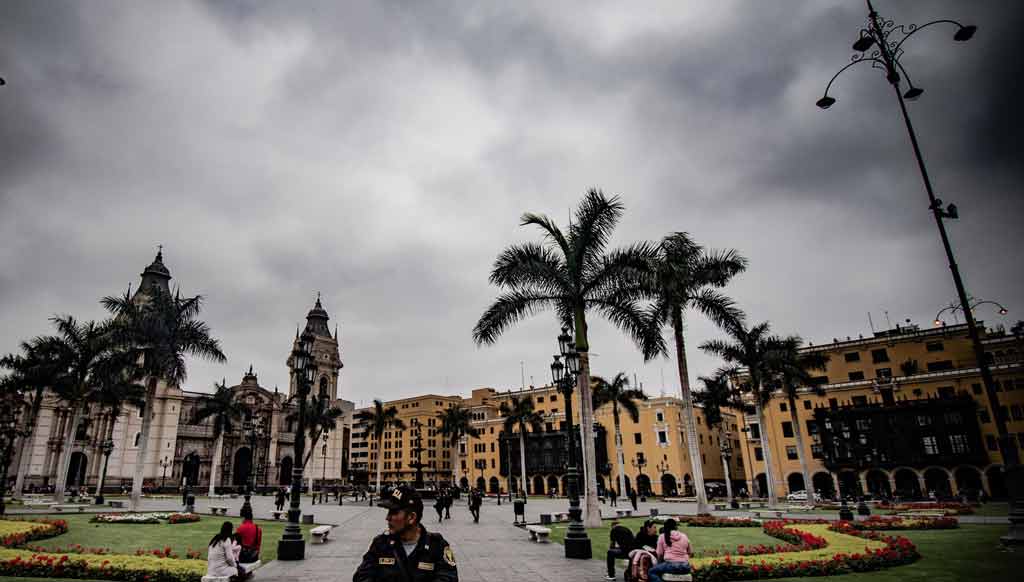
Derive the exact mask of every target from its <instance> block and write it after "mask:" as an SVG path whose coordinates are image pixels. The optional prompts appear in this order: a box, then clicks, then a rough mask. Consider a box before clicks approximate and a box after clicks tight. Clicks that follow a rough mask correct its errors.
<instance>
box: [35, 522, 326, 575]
mask: <svg viewBox="0 0 1024 582" xmlns="http://www.w3.org/2000/svg"><path fill="white" fill-rule="evenodd" d="M33 517H36V516H33ZM44 517H47V518H49V519H63V520H65V521H67V522H68V532H67V533H65V534H63V535H59V536H57V537H53V538H49V539H46V540H39V541H36V542H34V543H32V544H30V545H33V546H40V547H43V548H48V549H54V550H59V549H61V548H66V547H67V546H69V545H74V544H81V545H82V546H85V547H89V548H109V549H110V550H111V551H112V552H113V553H115V554H128V555H134V554H135V550H137V549H140V548H141V549H144V550H154V549H158V548H164V547H167V546H170V547H171V548H172V550H173V551H174V553H176V554H178V555H179V556H180V557H182V558H184V557H185V553H186V552H187V551H188V550H189V548H191V549H194V550H199V551H200V552H202V556H203V559H204V560H205V559H206V547H207V544H208V543H209V542H210V538H212V537H213V536H214V534H216V533H217V532H218V531H220V526H221V524H222V523H224V522H225V521H230V522H232V523H233V524H234V525H235V526H236V527H237V526H238V524H239V523H241V520H240V519H239V518H237V517H236V518H225V517H223V516H217V517H213V516H209V515H204V516H202V519H201V520H200V521H198V522H196V523H177V524H173V525H172V524H168V523H167V522H161V523H159V524H126V523H102V524H100V523H89V518H90V517H91V516H90V515H86V514H80V515H68V514H60V515H47V516H44ZM256 523H257V524H258V525H259V526H260V527H261V528H262V529H263V548H262V550H261V552H260V559H261V560H262V561H263V562H264V563H266V562H269V561H270V560H273V559H276V558H277V540H279V539H281V534H282V533H283V531H284V527H285V525H286V524H287V522H284V521H262V520H256ZM312 527H313V526H310V525H304V526H302V531H303V533H305V534H306V535H307V540H308V539H309V538H308V534H309V530H310V528H312Z"/></svg>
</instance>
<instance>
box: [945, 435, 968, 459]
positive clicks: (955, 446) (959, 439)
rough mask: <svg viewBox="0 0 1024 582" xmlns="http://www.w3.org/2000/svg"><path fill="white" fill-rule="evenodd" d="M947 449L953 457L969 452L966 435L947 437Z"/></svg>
mask: <svg viewBox="0 0 1024 582" xmlns="http://www.w3.org/2000/svg"><path fill="white" fill-rule="evenodd" d="M949 448H950V450H951V451H952V452H953V454H954V455H964V454H967V453H969V452H971V446H970V445H969V444H968V441H967V435H965V434H951V435H949Z"/></svg>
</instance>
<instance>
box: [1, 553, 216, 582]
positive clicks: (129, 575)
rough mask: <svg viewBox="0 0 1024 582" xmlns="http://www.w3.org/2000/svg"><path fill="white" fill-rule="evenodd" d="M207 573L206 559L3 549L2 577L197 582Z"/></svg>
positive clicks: (135, 581) (131, 581)
mask: <svg viewBox="0 0 1024 582" xmlns="http://www.w3.org/2000/svg"><path fill="white" fill-rule="evenodd" d="M205 573H206V562H205V561H202V560H174V559H160V558H153V557H148V556H143V557H136V556H119V555H114V556H92V555H88V554H83V555H82V556H81V557H76V558H71V557H69V556H68V555H66V554H37V553H34V552H26V551H23V550H0V576H25V577H33V578H88V579H95V580H121V581H124V582H195V581H196V580H199V579H200V578H202V576H203V574H205Z"/></svg>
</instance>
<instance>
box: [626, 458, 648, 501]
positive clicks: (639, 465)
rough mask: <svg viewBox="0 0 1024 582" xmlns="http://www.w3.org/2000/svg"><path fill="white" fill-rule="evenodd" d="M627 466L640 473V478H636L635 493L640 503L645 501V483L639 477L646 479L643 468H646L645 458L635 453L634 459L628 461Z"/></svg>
mask: <svg viewBox="0 0 1024 582" xmlns="http://www.w3.org/2000/svg"><path fill="white" fill-rule="evenodd" d="M629 464H630V465H632V466H633V468H634V469H636V470H637V471H639V473H640V476H639V477H637V478H636V481H637V490H638V491H637V492H638V493H639V494H640V501H647V483H646V482H644V481H643V480H641V479H640V477H646V475H644V467H646V466H647V458H646V457H644V454H643V452H641V451H637V453H636V458H635V459H630V460H629ZM641 483H643V487H640V484H641Z"/></svg>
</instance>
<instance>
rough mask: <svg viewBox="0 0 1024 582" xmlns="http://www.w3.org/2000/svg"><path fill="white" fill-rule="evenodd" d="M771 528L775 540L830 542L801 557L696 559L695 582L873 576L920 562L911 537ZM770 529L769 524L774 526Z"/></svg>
mask: <svg viewBox="0 0 1024 582" xmlns="http://www.w3.org/2000/svg"><path fill="white" fill-rule="evenodd" d="M769 524H770V527H766V528H765V532H766V533H770V534H771V535H776V534H780V535H784V536H786V539H787V541H788V540H789V539H794V538H795V536H799V537H800V539H801V540H805V538H804V537H803V536H804V535H805V534H806V535H809V536H810V538H807V539H806V540H805V541H808V542H809V541H810V539H815V542H814V543H815V545H820V543H819V542H818V541H817V540H818V539H820V540H824V542H825V546H822V547H817V548H815V549H809V550H804V551H798V552H784V553H771V554H765V555H759V557H758V558H757V559H756V561H755V560H750V559H745V558H744V557H743V556H738V557H736V558H734V557H733V556H731V555H726V556H724V557H723V558H696V559H694V560H693V561H692V565H693V568H694V570H693V575H694V580H698V581H701V582H707V581H715V582H718V581H724V580H746V579H753V578H782V577H790V576H825V575H835V574H845V573H849V572H868V571H872V570H878V569H881V568H887V567H890V566H897V565H901V564H908V563H911V562H913V561H915V560H917V559H918V558H920V554H918V552H917V549H916V548H915V547H914V544H912V543H911V542H910V540H907V539H906V538H898V537H883V536H882V535H881V534H879V533H877V532H873V531H858V530H853V529H850V530H848V531H841V532H840V531H835V530H832V529H831V527H832V526H830V525H828V524H823V523H814V524H808V523H793V522H786V521H776V522H769ZM769 524H766V526H767V525H769Z"/></svg>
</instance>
